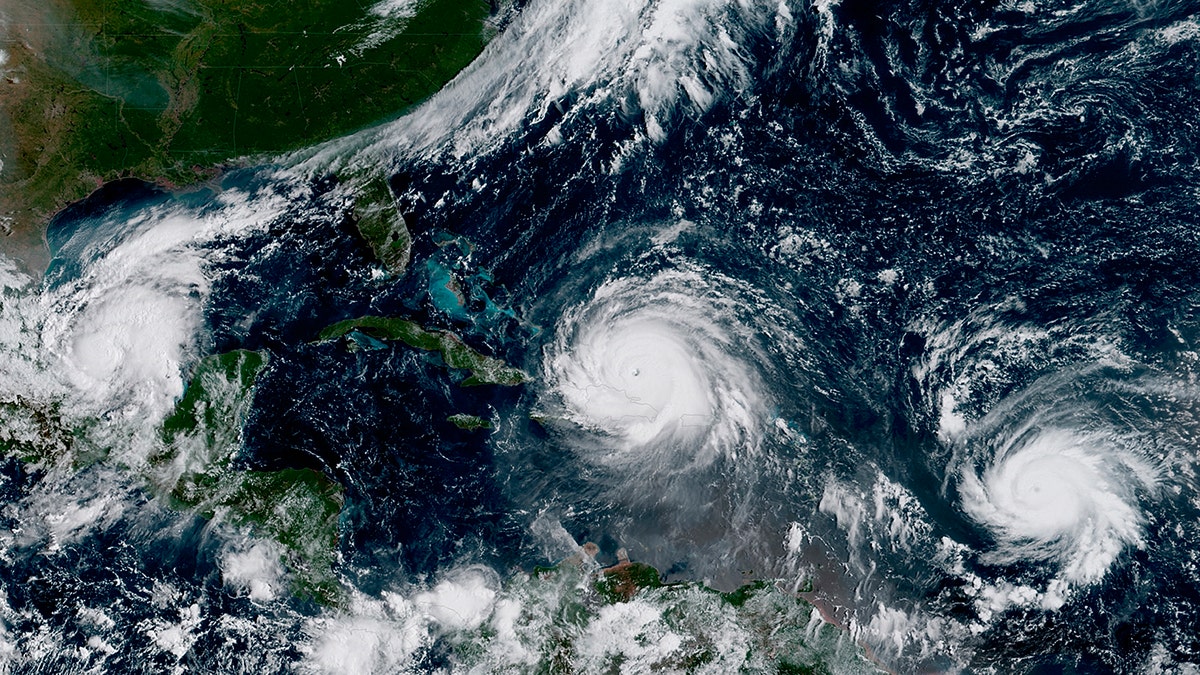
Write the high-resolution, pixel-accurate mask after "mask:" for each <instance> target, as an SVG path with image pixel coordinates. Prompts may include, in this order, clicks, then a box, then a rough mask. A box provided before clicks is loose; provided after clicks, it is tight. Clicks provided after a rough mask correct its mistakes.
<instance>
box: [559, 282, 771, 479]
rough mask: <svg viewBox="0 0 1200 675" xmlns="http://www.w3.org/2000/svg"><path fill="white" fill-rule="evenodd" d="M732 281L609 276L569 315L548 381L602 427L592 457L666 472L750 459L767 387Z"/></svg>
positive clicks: (578, 419)
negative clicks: (760, 375)
mask: <svg viewBox="0 0 1200 675" xmlns="http://www.w3.org/2000/svg"><path fill="white" fill-rule="evenodd" d="M722 285H725V286H733V289H729V288H726V289H723V288H722ZM730 290H736V285H735V284H734V283H733V282H732V280H729V279H722V278H721V276H720V275H704V274H703V273H702V270H698V269H675V270H669V271H664V272H659V273H657V274H654V275H653V276H651V277H649V278H628V277H626V278H619V279H614V280H610V281H606V282H605V283H604V284H602V285H601V286H600V287H599V288H597V289H596V290H595V292H594V293H593V295H592V296H591V297H590V298H588V299H587V300H586V301H584V302H582V303H580V304H579V305H578V306H576V307H573V308H570V309H568V310H567V311H566V312H564V314H563V316H562V319H561V322H560V324H559V326H558V327H557V330H556V335H555V339H554V341H553V342H552V343H551V344H550V345H549V346H548V347H547V350H546V357H545V360H544V362H543V368H544V370H545V380H546V382H547V384H548V386H549V387H550V388H551V389H552V390H553V392H554V394H555V395H556V396H557V397H560V398H561V402H562V403H561V404H562V406H563V408H564V411H565V412H566V414H567V417H568V419H570V420H571V421H573V422H575V423H576V424H578V425H579V426H580V427H581V429H582V430H585V431H586V432H588V433H591V434H594V435H595V443H596V445H597V446H598V448H597V449H598V450H599V452H601V456H599V457H596V458H594V459H596V460H598V461H600V462H614V463H624V464H629V465H633V466H635V467H637V468H638V469H639V470H653V471H659V472H671V471H682V470H687V469H688V468H689V467H704V466H707V465H708V464H710V463H711V462H712V461H713V460H714V459H716V458H718V457H722V458H726V459H728V460H729V461H738V460H739V456H740V457H741V459H742V460H744V461H753V458H754V455H755V454H756V448H757V446H758V444H759V441H758V436H759V434H761V430H760V425H761V424H762V416H763V414H764V406H766V405H767V401H766V400H764V399H765V398H766V397H767V395H768V393H767V392H766V391H765V389H764V386H763V384H762V383H761V381H760V380H759V379H758V377H757V375H756V373H755V370H754V369H755V367H756V363H758V362H760V360H761V357H759V356H758V355H756V354H755V349H754V346H753V345H754V339H755V336H754V334H753V329H750V328H748V327H746V326H744V325H739V324H737V323H736V321H737V320H738V318H740V317H739V316H738V315H739V313H740V310H739V307H738V302H737V300H736V299H735V298H731V297H730V295H729V293H730Z"/></svg>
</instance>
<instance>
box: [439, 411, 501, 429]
mask: <svg viewBox="0 0 1200 675" xmlns="http://www.w3.org/2000/svg"><path fill="white" fill-rule="evenodd" d="M446 421H447V422H449V423H451V424H453V425H454V426H456V427H458V428H459V429H462V430H464V431H480V430H482V429H491V428H492V423H491V422H490V421H488V420H486V419H484V418H482V417H479V416H477V415H466V414H463V413H458V414H455V415H451V416H449V417H447V418H446Z"/></svg>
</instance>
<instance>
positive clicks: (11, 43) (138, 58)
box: [0, 0, 493, 272]
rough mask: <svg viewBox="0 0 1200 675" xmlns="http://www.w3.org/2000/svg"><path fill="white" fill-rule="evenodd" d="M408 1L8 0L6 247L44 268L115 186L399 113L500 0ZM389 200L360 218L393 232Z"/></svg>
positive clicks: (473, 43)
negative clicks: (50, 248) (69, 217)
mask: <svg viewBox="0 0 1200 675" xmlns="http://www.w3.org/2000/svg"><path fill="white" fill-rule="evenodd" d="M405 4H406V3H403V2H400V1H399V0H397V1H394V2H379V3H377V4H371V3H357V2H342V1H341V0H301V1H300V2H271V1H269V0H153V1H148V0H12V2H10V3H6V7H5V10H6V11H5V17H4V19H5V23H4V24H2V25H0V50H2V51H3V54H2V55H0V157H2V158H3V167H0V229H3V230H4V231H5V233H6V234H7V236H6V237H4V238H2V239H0V246H2V247H3V252H4V253H6V254H8V255H10V256H13V257H16V258H17V259H19V260H20V261H22V262H23V263H24V264H25V265H26V267H27V268H29V269H30V270H31V271H39V272H40V270H41V267H43V266H44V264H45V262H46V251H45V245H44V228H45V225H46V224H47V222H48V221H49V219H50V218H51V217H52V216H53V215H54V214H55V213H56V212H58V211H59V210H60V209H62V208H63V207H64V206H66V205H68V204H70V203H72V202H74V201H77V200H79V199H81V198H82V197H84V196H86V195H87V194H89V193H90V192H92V191H94V190H95V189H96V188H97V187H99V186H100V185H102V184H104V183H105V182H108V181H112V180H116V179H120V178H128V177H134V178H140V179H143V180H147V181H150V182H154V183H158V184H160V185H165V186H180V185H188V184H194V183H197V182H201V181H204V180H206V179H209V178H211V177H213V176H215V175H217V174H218V173H219V171H220V167H221V166H222V165H223V164H225V163H227V162H230V161H233V160H235V159H236V158H239V157H243V156H246V155H253V154H256V153H267V152H277V151H284V150H289V149H294V148H299V147H302V146H305V145H309V144H312V143H314V142H317V141H321V140H325V139H329V138H333V137H336V136H339V135H342V134H345V133H348V132H351V131H354V130H356V129H359V128H362V127H365V126H367V125H370V124H373V123H377V122H380V121H382V120H385V119H387V118H390V117H394V116H396V115H398V114H399V113H401V112H403V111H404V110H405V109H407V108H408V107H410V106H412V105H413V104H415V103H418V102H420V101H421V100H423V99H425V98H427V97H428V96H429V95H431V94H432V93H434V92H435V91H437V90H438V89H439V88H441V87H442V86H443V85H444V84H445V83H446V82H447V81H449V80H450V79H451V78H453V77H454V75H456V74H457V73H458V72H459V71H460V70H461V69H462V68H463V67H465V66H466V65H467V64H468V63H469V62H470V61H471V60H473V59H474V58H475V57H476V56H477V55H478V54H479V52H480V51H481V50H482V48H483V46H484V45H485V44H486V42H487V40H488V39H490V37H491V34H492V32H493V30H492V29H491V28H490V24H489V23H488V19H489V17H490V16H491V7H490V5H489V3H488V2H487V1H486V0H415V2H414V3H413V4H412V5H411V8H409V9H402V5H405ZM383 189H384V190H386V187H384V188H383ZM378 203H380V200H374V201H372V202H370V203H369V204H368V205H367V208H366V209H365V211H364V212H363V213H361V214H360V217H361V218H362V219H363V221H364V222H366V224H367V229H368V231H384V230H387V232H388V234H390V232H391V231H392V229H391V227H390V224H391V223H394V222H395V221H394V220H392V218H393V217H392V216H391V215H390V214H387V213H383V214H382V216H381V214H380V213H379V212H378V211H374V212H372V211H371V204H378ZM372 228H374V230H372ZM366 234H367V233H365V232H364V235H366ZM370 238H371V237H370V236H368V239H369V240H370ZM381 241H385V242H386V241H387V234H385V235H384V237H383V239H381ZM384 249H385V250H383V251H382V254H381V256H380V257H381V259H383V260H384V261H385V263H389V265H390V266H391V265H395V264H397V263H398V262H399V261H400V260H401V259H406V255H407V253H406V249H407V244H406V243H404V242H398V241H397V240H395V239H393V240H392V241H391V242H390V244H385V246H384ZM402 250H403V251H404V252H403V253H402ZM377 252H378V251H377Z"/></svg>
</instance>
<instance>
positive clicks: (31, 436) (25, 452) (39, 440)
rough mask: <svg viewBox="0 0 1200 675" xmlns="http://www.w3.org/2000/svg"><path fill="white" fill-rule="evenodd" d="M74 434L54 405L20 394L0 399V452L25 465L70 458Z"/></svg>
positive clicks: (42, 463) (56, 461)
mask: <svg viewBox="0 0 1200 675" xmlns="http://www.w3.org/2000/svg"><path fill="white" fill-rule="evenodd" d="M74 448H75V436H74V434H73V433H72V430H71V429H70V427H68V426H67V425H66V424H65V423H64V422H63V420H62V416H61V415H60V414H59V412H58V410H57V409H56V408H55V407H54V406H50V405H42V404H38V403H35V402H33V401H30V400H28V399H25V398H22V397H16V398H13V399H11V400H6V401H0V453H3V454H5V455H9V456H13V457H16V458H17V459H19V460H21V461H22V462H25V463H27V464H41V465H50V464H57V463H58V462H59V461H62V460H64V459H68V458H71V453H72V451H73V449H74Z"/></svg>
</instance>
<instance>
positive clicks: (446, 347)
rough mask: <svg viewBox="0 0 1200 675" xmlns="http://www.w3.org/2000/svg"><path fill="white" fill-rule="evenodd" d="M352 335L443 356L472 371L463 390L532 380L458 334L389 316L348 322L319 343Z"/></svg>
mask: <svg viewBox="0 0 1200 675" xmlns="http://www.w3.org/2000/svg"><path fill="white" fill-rule="evenodd" d="M351 332H359V333H362V334H363V335H366V336H369V337H372V338H374V339H376V340H384V341H400V342H403V343H404V344H406V345H408V346H410V347H415V348H416V349H421V350H424V351H429V352H437V353H439V354H441V356H442V359H443V360H444V361H445V362H446V365H447V366H449V367H451V368H455V369H458V370H467V371H470V373H471V375H470V376H469V377H467V378H466V379H464V380H463V381H462V383H461V384H462V385H463V386H467V387H469V386H472V385H481V384H500V385H507V386H513V385H518V384H521V383H522V382H526V381H528V380H529V376H527V375H526V374H525V373H523V372H522V371H520V370H518V369H516V368H513V367H512V366H509V365H508V364H506V363H504V362H503V361H501V360H500V359H497V358H493V357H491V356H485V355H483V354H480V353H479V352H477V351H475V350H474V349H472V348H471V347H469V346H468V345H467V344H466V343H464V342H463V341H462V338H460V337H458V336H457V335H455V334H454V333H450V332H448V331H440V330H426V329H425V328H422V327H421V326H420V324H418V323H416V322H415V321H410V320H408V319H400V318H393V317H385V316H363V317H359V318H357V319H347V320H345V321H339V322H337V323H335V324H333V325H331V326H328V327H326V328H325V329H324V330H322V331H321V333H320V335H318V336H317V339H318V340H319V341H321V342H325V341H328V340H335V339H337V338H340V337H343V336H346V335H348V334H350V333H351Z"/></svg>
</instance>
